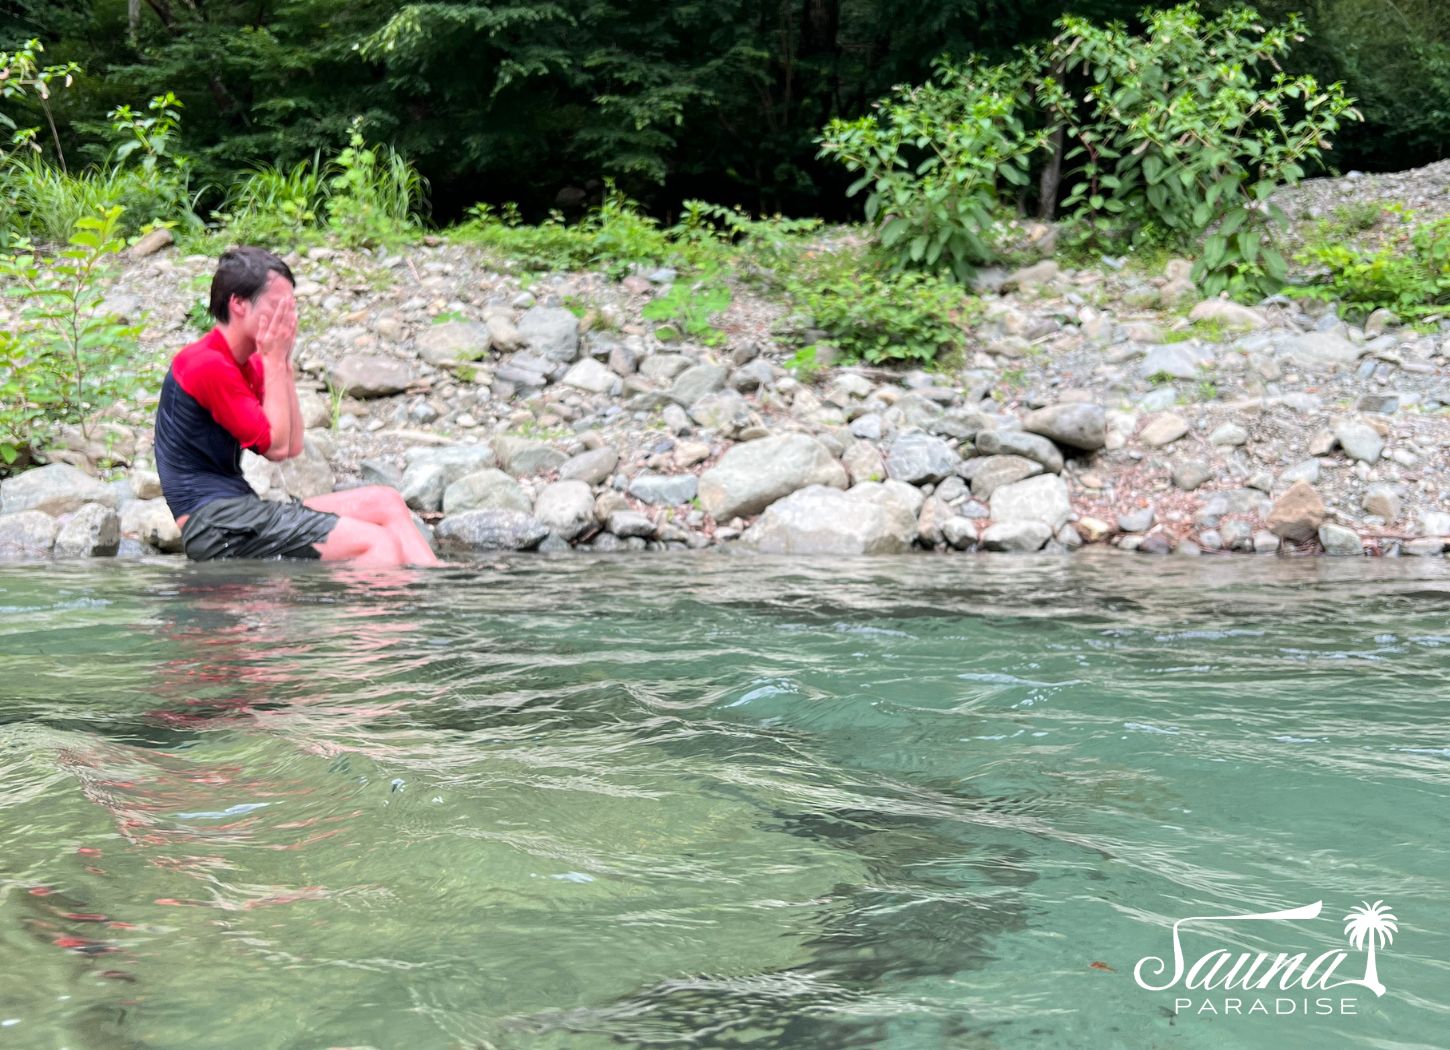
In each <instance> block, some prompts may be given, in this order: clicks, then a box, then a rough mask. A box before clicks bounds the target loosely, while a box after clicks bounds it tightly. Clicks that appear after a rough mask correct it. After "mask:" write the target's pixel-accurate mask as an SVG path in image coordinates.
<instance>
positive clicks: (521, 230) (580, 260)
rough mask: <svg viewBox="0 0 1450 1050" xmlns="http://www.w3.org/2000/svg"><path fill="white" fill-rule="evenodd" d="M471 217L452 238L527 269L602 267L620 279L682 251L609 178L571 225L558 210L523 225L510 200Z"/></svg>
mask: <svg viewBox="0 0 1450 1050" xmlns="http://www.w3.org/2000/svg"><path fill="white" fill-rule="evenodd" d="M469 216H470V219H469V221H468V222H467V223H465V224H464V225H463V226H461V227H460V228H459V229H458V230H457V231H455V235H456V236H458V237H459V238H460V239H462V240H465V241H468V242H470V243H473V244H478V245H481V246H483V247H485V248H488V249H491V250H492V251H495V252H497V253H498V254H499V255H500V256H502V257H504V258H505V259H507V260H509V261H510V262H513V263H514V264H516V265H518V266H521V267H523V268H524V269H527V270H538V271H551V270H558V271H568V270H587V269H600V270H603V271H604V272H605V273H607V274H608V275H609V276H611V277H616V278H618V277H623V276H624V275H625V274H627V273H629V272H630V271H631V270H633V269H635V268H636V267H651V266H661V265H663V264H665V263H666V262H669V261H671V260H672V259H674V258H675V256H677V255H679V254H680V251H681V249H680V248H678V247H677V246H676V245H675V243H674V241H673V239H672V237H671V236H670V234H668V233H666V232H665V231H663V230H661V229H660V228H659V224H658V222H656V220H654V219H652V218H650V217H649V216H647V215H645V214H644V213H643V212H641V211H640V208H639V205H638V204H636V203H635V202H634V201H632V200H630V199H629V198H628V197H627V196H625V195H624V194H623V193H621V192H620V191H619V190H618V189H617V188H616V186H615V185H614V182H613V180H609V181H608V182H607V183H606V193H605V197H604V200H603V202H602V203H601V204H600V205H599V206H598V207H597V208H594V209H592V210H591V211H590V212H589V213H588V214H587V215H585V216H584V218H583V219H582V220H580V221H579V222H577V223H575V224H574V225H572V226H571V225H568V224H567V223H565V221H564V216H563V215H562V214H561V213H560V212H558V211H552V212H550V213H549V215H548V217H547V218H546V219H545V220H544V221H543V222H541V223H539V224H538V225H527V224H525V223H524V221H523V219H522V217H521V216H520V215H519V210H518V207H517V206H516V205H513V204H507V205H504V207H503V208H502V209H498V210H495V209H494V208H493V207H492V206H491V205H488V204H476V205H474V206H473V207H472V208H470V209H469Z"/></svg>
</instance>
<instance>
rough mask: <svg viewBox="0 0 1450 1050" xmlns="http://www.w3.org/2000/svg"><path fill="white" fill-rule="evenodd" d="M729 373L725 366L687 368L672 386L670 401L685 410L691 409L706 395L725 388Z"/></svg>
mask: <svg viewBox="0 0 1450 1050" xmlns="http://www.w3.org/2000/svg"><path fill="white" fill-rule="evenodd" d="M729 371H730V370H729V369H728V368H726V367H725V366H724V365H713V364H701V365H694V366H693V367H690V368H687V369H685V370H684V371H683V372H681V373H680V374H679V375H678V376H676V377H675V381H674V383H673V384H672V385H671V386H670V394H669V396H670V400H671V401H673V402H675V403H676V404H677V405H680V406H681V407H683V408H689V407H690V406H691V405H693V404H694V403H695V402H696V401H698V400H700V398H702V397H704V396H705V395H706V394H712V393H714V392H715V391H716V390H719V389H721V388H723V387H724V386H725V377H726V376H727V375H728V374H729Z"/></svg>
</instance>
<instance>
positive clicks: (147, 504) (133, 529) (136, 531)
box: [121, 499, 181, 553]
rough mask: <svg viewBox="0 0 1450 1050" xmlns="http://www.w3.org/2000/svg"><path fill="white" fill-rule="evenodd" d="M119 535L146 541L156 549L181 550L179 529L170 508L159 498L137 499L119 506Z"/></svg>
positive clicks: (173, 551)
mask: <svg viewBox="0 0 1450 1050" xmlns="http://www.w3.org/2000/svg"><path fill="white" fill-rule="evenodd" d="M121 535H122V537H126V536H130V537H132V538H133V539H137V540H140V541H141V542H142V543H148V544H150V545H151V546H153V547H155V548H156V549H157V550H163V551H169V552H172V553H175V552H178V551H180V550H181V530H180V529H179V528H177V527H176V519H175V518H173V517H172V516H171V508H170V507H168V506H167V505H166V501H165V500H161V499H138V500H133V501H131V502H130V503H127V504H126V505H125V506H124V507H122V508H121Z"/></svg>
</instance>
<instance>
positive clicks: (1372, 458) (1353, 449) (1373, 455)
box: [1334, 419, 1385, 463]
mask: <svg viewBox="0 0 1450 1050" xmlns="http://www.w3.org/2000/svg"><path fill="white" fill-rule="evenodd" d="M1334 440H1336V441H1338V442H1339V447H1340V448H1342V449H1344V454H1345V455H1346V456H1348V457H1349V458H1350V459H1358V460H1362V461H1363V462H1365V463H1377V462H1379V458H1380V453H1382V452H1383V451H1384V450H1385V439H1384V438H1382V437H1380V433H1379V431H1378V430H1376V429H1375V428H1374V427H1372V426H1370V425H1369V424H1368V423H1365V422H1363V421H1361V420H1358V419H1346V420H1344V421H1343V422H1342V423H1340V424H1339V425H1338V426H1336V427H1335V428H1334Z"/></svg>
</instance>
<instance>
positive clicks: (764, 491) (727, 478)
mask: <svg viewBox="0 0 1450 1050" xmlns="http://www.w3.org/2000/svg"><path fill="white" fill-rule="evenodd" d="M699 484H700V503H701V505H702V506H703V507H704V509H705V513H706V514H709V515H710V516H711V517H712V518H714V519H715V520H716V521H728V520H729V519H730V518H733V517H736V516H746V515H750V514H758V513H760V512H761V511H762V510H764V509H765V508H766V507H768V506H770V505H771V504H772V503H774V502H775V501H776V500H778V499H780V498H781V497H783V496H788V495H790V494H791V493H792V492H795V491H796V490H797V489H802V488H805V487H806V486H807V485H829V486H831V487H832V488H838V489H844V488H845V487H846V469H845V468H844V467H842V466H841V464H840V463H838V462H837V461H836V459H835V457H834V456H832V455H831V453H830V452H829V450H827V448H826V446H824V445H822V444H821V443H820V442H819V441H817V440H815V439H814V438H812V437H809V436H807V435H805V434H778V435H775V436H773V437H765V438H760V439H758V440H756V441H747V442H744V443H743V444H739V445H735V446H734V447H732V448H731V449H730V450H729V451H728V452H726V453H725V455H723V456H721V457H720V462H718V463H717V464H716V465H715V466H713V467H711V468H710V469H709V470H707V471H705V472H704V473H703V474H701V475H700V479H699Z"/></svg>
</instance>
